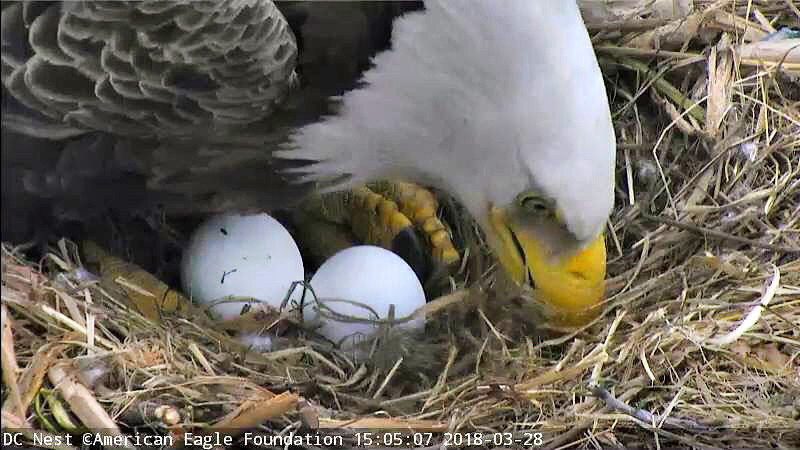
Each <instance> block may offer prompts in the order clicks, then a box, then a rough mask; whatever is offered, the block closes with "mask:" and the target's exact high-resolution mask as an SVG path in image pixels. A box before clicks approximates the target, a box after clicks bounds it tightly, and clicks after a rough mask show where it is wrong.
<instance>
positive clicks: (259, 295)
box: [181, 214, 304, 320]
mask: <svg viewBox="0 0 800 450" xmlns="http://www.w3.org/2000/svg"><path fill="white" fill-rule="evenodd" d="M303 276H304V272H303V260H302V258H301V257H300V250H298V248H297V244H295V242H294V239H292V236H291V235H290V234H289V232H288V231H287V230H286V228H284V227H283V226H282V225H281V224H280V223H278V221H277V220H275V219H273V218H272V217H270V216H269V215H267V214H256V215H249V216H242V215H237V214H224V215H217V216H213V217H211V218H209V219H208V220H207V221H205V222H204V223H203V224H202V225H200V226H199V227H198V228H197V230H196V231H195V232H194V234H193V235H192V238H191V239H190V241H189V245H188V246H187V248H186V249H185V251H184V253H183V259H182V261H181V281H182V284H183V289H184V292H185V293H186V295H188V296H190V297H191V298H192V300H193V301H195V302H197V303H199V304H202V305H207V304H209V303H211V302H214V301H216V300H220V299H223V298H225V297H229V296H235V297H252V298H254V299H257V300H261V301H264V302H267V303H269V304H270V305H272V306H274V307H276V308H277V307H279V306H280V304H281V302H282V301H283V299H284V298H285V297H286V294H287V292H288V291H289V288H290V286H291V284H292V282H294V281H302V280H303ZM298 291H301V290H298ZM246 304H247V302H233V303H219V304H215V306H213V307H212V308H211V310H212V312H213V313H214V315H216V316H217V318H219V319H223V320H225V319H230V318H232V317H235V316H238V315H239V314H240V313H241V312H242V307H243V306H244V305H246Z"/></svg>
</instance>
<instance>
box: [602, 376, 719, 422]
mask: <svg viewBox="0 0 800 450" xmlns="http://www.w3.org/2000/svg"><path fill="white" fill-rule="evenodd" d="M590 389H591V391H592V395H594V396H595V397H597V398H598V399H600V400H602V401H603V402H604V403H605V404H606V407H608V409H610V410H612V411H619V412H621V413H623V414H627V415H629V416H631V417H633V418H634V419H637V420H639V421H641V422H644V423H647V424H650V425H654V424H657V423H661V422H662V420H663V424H664V425H666V426H670V427H673V428H680V429H682V430H687V431H708V430H710V428H709V427H707V426H705V425H702V424H699V423H697V422H695V421H694V420H687V419H674V418H669V417H667V418H665V419H663V418H661V417H657V416H655V415H653V413H651V412H649V411H646V410H644V409H636V408H634V407H632V406H630V405H628V404H627V403H625V402H623V401H622V400H620V399H618V398H616V397H614V396H613V395H611V393H610V392H608V391H607V390H605V389H603V388H601V387H600V386H597V385H593V386H591V387H590ZM654 426H655V425H654Z"/></svg>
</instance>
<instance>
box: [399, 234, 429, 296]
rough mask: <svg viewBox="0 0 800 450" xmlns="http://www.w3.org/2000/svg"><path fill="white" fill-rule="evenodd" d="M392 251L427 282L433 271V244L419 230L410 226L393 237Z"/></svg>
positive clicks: (423, 282) (422, 281) (421, 279)
mask: <svg viewBox="0 0 800 450" xmlns="http://www.w3.org/2000/svg"><path fill="white" fill-rule="evenodd" d="M392 251H393V252H395V253H396V254H397V255H399V256H400V257H401V258H403V260H405V262H407V263H408V265H409V266H411V268H412V269H413V270H414V273H416V274H417V278H419V281H420V283H422V284H425V282H426V281H427V280H428V277H430V275H431V272H432V271H433V256H432V255H431V246H430V245H429V244H428V242H427V241H426V240H425V239H423V238H422V237H421V236H420V234H419V232H417V230H415V229H414V228H412V227H408V228H406V229H404V230H402V231H400V232H399V233H397V235H396V236H395V237H394V239H392Z"/></svg>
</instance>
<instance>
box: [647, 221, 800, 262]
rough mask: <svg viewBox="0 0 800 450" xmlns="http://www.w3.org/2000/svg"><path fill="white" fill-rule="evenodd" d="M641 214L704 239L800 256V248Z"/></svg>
mask: <svg viewBox="0 0 800 450" xmlns="http://www.w3.org/2000/svg"><path fill="white" fill-rule="evenodd" d="M640 212H641V214H642V217H644V218H645V219H647V220H651V221H653V222H659V223H663V224H666V225H669V226H671V227H675V228H680V229H681V230H685V231H690V232H692V233H695V234H697V235H700V236H703V237H713V238H716V239H721V240H725V241H731V242H737V243H739V244H747V245H750V246H752V247H758V248H763V249H766V250H772V251H776V252H783V253H789V254H792V253H797V254H800V248H791V247H784V246H782V245H775V244H765V243H763V242H759V241H756V240H753V239H747V238H744V237H741V236H736V235H733V234H729V233H725V232H722V231H717V230H712V229H710V228H705V227H700V226H697V225H691V224H688V223H683V222H679V221H677V220H673V219H667V218H666V217H661V216H654V215H651V214H648V213H646V212H644V211H640Z"/></svg>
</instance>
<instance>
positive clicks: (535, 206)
mask: <svg viewBox="0 0 800 450" xmlns="http://www.w3.org/2000/svg"><path fill="white" fill-rule="evenodd" d="M517 202H518V204H519V206H520V207H521V208H522V209H523V210H524V211H525V212H526V213H528V214H531V215H536V216H550V215H552V214H553V208H552V206H551V204H550V202H549V201H548V200H547V199H546V198H544V197H542V196H541V195H538V194H535V193H530V192H525V193H522V194H520V195H519V196H518V197H517Z"/></svg>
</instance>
